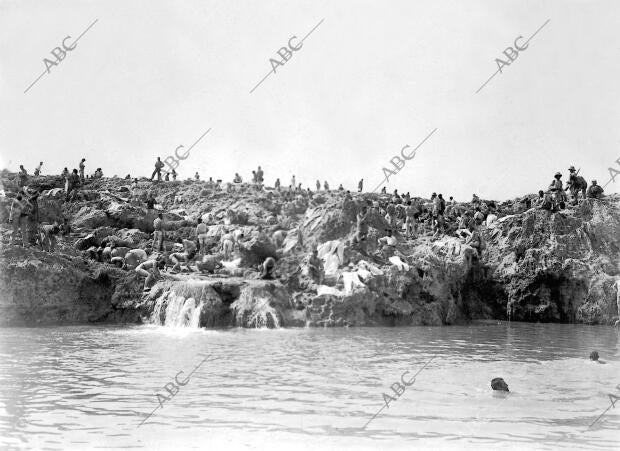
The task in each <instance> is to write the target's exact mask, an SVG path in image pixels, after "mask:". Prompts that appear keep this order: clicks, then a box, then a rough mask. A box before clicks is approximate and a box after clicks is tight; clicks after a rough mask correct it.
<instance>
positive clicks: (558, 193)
mask: <svg viewBox="0 0 620 451" xmlns="http://www.w3.org/2000/svg"><path fill="white" fill-rule="evenodd" d="M561 178H562V174H561V173H560V172H556V173H555V175H554V176H553V181H552V182H551V185H549V191H551V193H552V196H551V197H552V203H553V207H552V211H557V210H559V209H560V208H563V205H564V202H565V201H566V193H565V192H564V188H563V187H562V180H560V179H561Z"/></svg>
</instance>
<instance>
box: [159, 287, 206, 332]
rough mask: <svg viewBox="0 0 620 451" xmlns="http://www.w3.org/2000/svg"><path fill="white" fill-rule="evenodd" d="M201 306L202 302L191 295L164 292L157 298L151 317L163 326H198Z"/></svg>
mask: <svg viewBox="0 0 620 451" xmlns="http://www.w3.org/2000/svg"><path fill="white" fill-rule="evenodd" d="M203 307H204V303H203V302H200V301H196V299H194V298H193V297H189V298H187V299H186V298H184V297H183V296H177V295H175V293H166V294H164V295H163V296H161V297H160V298H159V299H157V303H156V305H155V309H154V310H153V315H152V319H153V320H154V322H155V323H158V324H161V325H163V326H169V327H191V328H198V327H199V326H200V314H201V313H202V308H203Z"/></svg>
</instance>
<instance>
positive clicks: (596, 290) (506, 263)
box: [484, 196, 620, 324]
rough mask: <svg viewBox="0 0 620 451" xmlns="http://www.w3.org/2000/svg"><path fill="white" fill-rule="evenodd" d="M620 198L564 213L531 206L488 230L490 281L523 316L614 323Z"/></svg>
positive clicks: (513, 314) (619, 276)
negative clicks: (550, 211)
mask: <svg viewBox="0 0 620 451" xmlns="http://www.w3.org/2000/svg"><path fill="white" fill-rule="evenodd" d="M619 205H620V204H619V202H618V197H617V196H616V197H613V198H607V199H604V200H598V201H593V200H586V201H584V202H581V203H580V204H579V206H578V207H576V208H574V209H570V210H564V211H562V212H560V213H555V214H552V213H549V212H546V211H541V210H535V209H534V210H530V211H527V212H525V213H522V214H518V215H514V216H508V217H505V218H503V219H502V220H501V222H500V223H499V224H498V227H497V228H495V229H488V230H486V231H485V236H486V238H487V240H488V243H489V246H488V249H487V252H486V255H485V259H484V263H485V265H486V266H487V267H488V280H490V281H492V282H493V283H495V284H497V285H499V286H502V287H503V291H505V299H506V301H507V310H508V314H509V315H510V318H511V319H513V320H519V321H553V322H579V323H589V324H609V323H611V322H613V321H614V320H615V319H617V315H618V305H617V302H616V300H617V286H616V282H617V281H618V280H620V211H619Z"/></svg>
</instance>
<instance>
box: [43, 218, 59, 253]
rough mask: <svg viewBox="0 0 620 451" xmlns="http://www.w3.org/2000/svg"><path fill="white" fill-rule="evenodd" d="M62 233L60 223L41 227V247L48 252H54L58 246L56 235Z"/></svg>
mask: <svg viewBox="0 0 620 451" xmlns="http://www.w3.org/2000/svg"><path fill="white" fill-rule="evenodd" d="M59 233H60V227H58V224H55V223H54V224H52V225H44V226H41V228H40V239H41V248H42V249H43V250H44V251H47V252H54V249H55V248H56V235H58V234H59Z"/></svg>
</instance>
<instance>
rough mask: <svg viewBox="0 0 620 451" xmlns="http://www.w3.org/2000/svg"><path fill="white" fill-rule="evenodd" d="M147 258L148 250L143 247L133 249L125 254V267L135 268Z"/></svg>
mask: <svg viewBox="0 0 620 451" xmlns="http://www.w3.org/2000/svg"><path fill="white" fill-rule="evenodd" d="M147 258H148V257H147V255H146V252H145V251H144V250H143V249H132V250H130V251H129V252H127V253H126V254H125V259H124V261H123V269H128V270H132V269H135V268H137V267H138V266H139V265H140V263H142V262H144V261H146V259H147Z"/></svg>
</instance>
